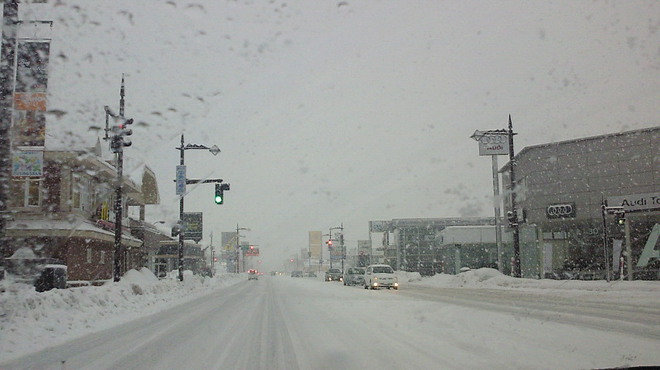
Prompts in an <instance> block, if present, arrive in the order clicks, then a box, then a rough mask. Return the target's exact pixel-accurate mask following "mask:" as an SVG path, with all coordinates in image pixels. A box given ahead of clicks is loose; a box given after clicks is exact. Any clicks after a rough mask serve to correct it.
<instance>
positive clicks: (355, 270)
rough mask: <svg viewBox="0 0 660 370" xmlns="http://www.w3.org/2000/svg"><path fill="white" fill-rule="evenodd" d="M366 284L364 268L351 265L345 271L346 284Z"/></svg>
mask: <svg viewBox="0 0 660 370" xmlns="http://www.w3.org/2000/svg"><path fill="white" fill-rule="evenodd" d="M361 284H364V268H363V267H349V268H347V269H346V271H345V272H344V285H361Z"/></svg>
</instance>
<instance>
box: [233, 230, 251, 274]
mask: <svg viewBox="0 0 660 370" xmlns="http://www.w3.org/2000/svg"><path fill="white" fill-rule="evenodd" d="M243 230H245V231H250V229H248V228H247V227H238V224H236V263H235V265H236V273H237V274H238V273H239V272H241V271H240V269H239V258H238V257H239V253H240V252H239V251H240V249H241V246H240V244H239V238H240V236H241V234H240V232H241V231H243Z"/></svg>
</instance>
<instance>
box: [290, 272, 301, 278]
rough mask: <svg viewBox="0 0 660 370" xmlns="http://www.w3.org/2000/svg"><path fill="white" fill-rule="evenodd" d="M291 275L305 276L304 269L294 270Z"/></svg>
mask: <svg viewBox="0 0 660 370" xmlns="http://www.w3.org/2000/svg"><path fill="white" fill-rule="evenodd" d="M291 277H303V272H302V271H293V272H291Z"/></svg>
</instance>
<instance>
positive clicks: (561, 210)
mask: <svg viewBox="0 0 660 370" xmlns="http://www.w3.org/2000/svg"><path fill="white" fill-rule="evenodd" d="M545 215H546V216H548V218H575V203H565V204H551V205H549V206H547V207H546V209H545Z"/></svg>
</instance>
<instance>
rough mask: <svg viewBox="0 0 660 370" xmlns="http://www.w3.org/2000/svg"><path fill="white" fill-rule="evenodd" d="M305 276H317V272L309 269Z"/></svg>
mask: <svg viewBox="0 0 660 370" xmlns="http://www.w3.org/2000/svg"><path fill="white" fill-rule="evenodd" d="M305 276H307V277H316V272H314V271H308V272H306V273H305Z"/></svg>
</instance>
